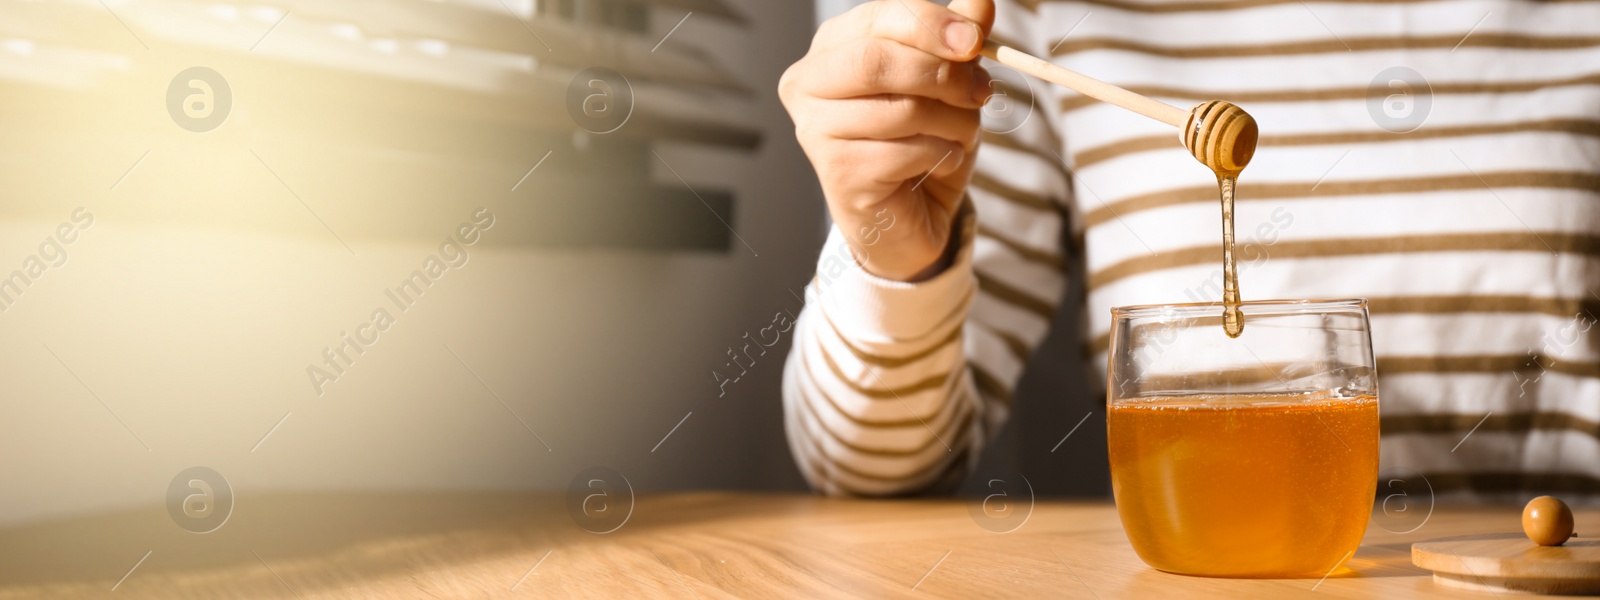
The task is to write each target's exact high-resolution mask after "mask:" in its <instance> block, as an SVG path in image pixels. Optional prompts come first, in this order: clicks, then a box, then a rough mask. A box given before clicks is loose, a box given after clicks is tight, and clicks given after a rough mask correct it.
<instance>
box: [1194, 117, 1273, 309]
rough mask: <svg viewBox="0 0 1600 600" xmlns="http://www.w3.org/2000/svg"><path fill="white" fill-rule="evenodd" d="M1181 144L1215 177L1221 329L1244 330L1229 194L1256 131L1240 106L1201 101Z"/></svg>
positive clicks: (1247, 159)
mask: <svg viewBox="0 0 1600 600" xmlns="http://www.w3.org/2000/svg"><path fill="white" fill-rule="evenodd" d="M1182 135H1183V145H1184V147H1186V148H1188V149H1189V151H1190V152H1191V153H1193V154H1194V157H1195V160H1198V161H1200V163H1201V164H1204V165H1205V166H1207V167H1209V168H1210V169H1211V172H1212V173H1214V174H1216V176H1217V189H1218V192H1219V195H1220V196H1221V198H1222V329H1223V331H1224V332H1226V333H1227V334H1228V337H1231V338H1236V337H1239V335H1240V334H1242V333H1244V314H1243V313H1242V312H1240V310H1239V303H1240V300H1239V271H1238V267H1237V266H1236V263H1235V261H1234V258H1233V194H1234V188H1235V187H1236V186H1237V185H1238V181H1239V173H1241V172H1243V171H1244V167H1245V165H1248V164H1250V158H1251V157H1253V156H1255V153H1256V139H1257V138H1258V137H1259V135H1260V130H1259V128H1258V127H1257V126H1256V120H1255V118H1253V117H1251V116H1250V113H1247V112H1245V111H1244V109H1242V108H1239V107H1238V106H1235V105H1233V104H1232V103H1229V102H1223V101H1221V100H1211V101H1207V102H1202V103H1200V104H1199V105H1197V106H1195V107H1194V109H1193V110H1192V111H1190V112H1189V122H1188V123H1187V124H1186V125H1185V126H1184V128H1183V133H1182Z"/></svg>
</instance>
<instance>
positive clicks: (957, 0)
mask: <svg viewBox="0 0 1600 600" xmlns="http://www.w3.org/2000/svg"><path fill="white" fill-rule="evenodd" d="M950 10H952V11H955V12H956V13H958V14H960V15H961V16H963V17H966V18H968V19H972V20H973V21H977V22H978V26H979V27H982V28H983V34H984V35H985V36H987V35H989V31H990V30H991V29H993V28H994V0H950Z"/></svg>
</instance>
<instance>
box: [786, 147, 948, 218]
mask: <svg viewBox="0 0 1600 600" xmlns="http://www.w3.org/2000/svg"><path fill="white" fill-rule="evenodd" d="M818 150H820V152H816V153H815V154H817V155H819V158H820V160H816V161H815V163H816V167H817V175H818V176H819V177H820V178H821V179H822V180H823V181H824V182H830V183H836V182H850V183H851V184H852V185H829V186H827V187H828V188H829V189H832V190H834V191H835V192H836V193H843V194H848V197H840V198H835V200H838V201H842V202H844V203H845V205H846V206H849V207H851V208H852V209H854V210H855V211H858V212H863V213H864V212H866V211H869V210H870V209H871V207H873V206H875V205H876V204H877V203H880V202H882V201H883V199H884V198H885V197H886V196H888V195H890V194H892V193H894V192H895V191H896V190H899V189H902V188H903V187H905V186H912V187H919V184H925V185H926V184H930V182H932V181H933V180H938V179H942V178H945V177H949V176H951V175H955V174H957V173H960V172H961V171H962V170H963V169H965V168H966V166H967V164H966V163H967V162H968V161H967V156H968V155H967V150H966V149H964V148H962V147H961V145H960V144H957V143H955V142H951V141H950V140H946V139H942V138H937V137H933V136H930V135H917V136H911V137H905V138H900V139H893V140H848V141H842V140H836V141H833V142H830V143H829V144H828V147H825V148H819V149H818ZM811 153H812V152H811V151H810V149H808V154H811Z"/></svg>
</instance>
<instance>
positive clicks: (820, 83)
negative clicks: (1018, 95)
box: [794, 37, 992, 108]
mask: <svg viewBox="0 0 1600 600" xmlns="http://www.w3.org/2000/svg"><path fill="white" fill-rule="evenodd" d="M796 67H797V68H796V73H795V74H794V76H795V77H796V78H797V80H798V81H801V82H804V84H803V85H804V87H805V88H806V89H805V90H804V93H806V94H809V95H811V96H816V97H818V98H831V99H845V98H855V97H860V96H874V95H879V94H900V95H909V96H923V97H926V98H933V99H935V100H939V101H941V102H944V103H946V104H949V105H951V106H957V107H962V108H980V107H982V106H983V103H984V101H985V100H987V99H988V97H989V95H990V94H991V93H992V90H990V86H989V76H988V73H987V72H985V71H984V70H983V68H982V67H979V66H978V64H977V62H975V61H974V62H951V61H947V60H944V59H941V58H939V57H936V56H934V55H932V54H928V53H926V52H923V51H921V50H917V49H915V48H912V47H910V46H906V45H903V44H900V43H898V42H893V41H889V40H884V39H880V38H871V37H864V38H858V39H856V40H854V41H851V42H848V43H845V44H843V45H841V46H840V47H838V48H834V49H830V50H824V51H823V53H822V54H821V55H819V56H816V57H808V58H807V59H806V60H804V61H801V62H800V63H798V64H797V65H796Z"/></svg>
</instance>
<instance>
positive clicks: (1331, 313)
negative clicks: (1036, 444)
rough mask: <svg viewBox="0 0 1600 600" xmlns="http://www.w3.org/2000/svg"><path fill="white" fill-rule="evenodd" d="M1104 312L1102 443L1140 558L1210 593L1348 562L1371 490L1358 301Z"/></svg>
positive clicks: (1372, 396)
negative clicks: (1212, 583)
mask: <svg viewBox="0 0 1600 600" xmlns="http://www.w3.org/2000/svg"><path fill="white" fill-rule="evenodd" d="M1241 308H1242V310H1243V313H1244V333H1243V334H1242V335H1240V336H1239V337H1238V338H1236V339H1230V338H1229V337H1228V336H1227V334H1226V333H1224V332H1223V329H1222V307H1221V306H1220V305H1218V304H1175V305H1167V306H1124V307H1120V308H1113V309H1111V316H1112V323H1111V356H1110V360H1109V362H1108V365H1107V372H1106V380H1107V382H1108V390H1107V394H1106V396H1107V403H1108V406H1107V416H1106V427H1107V430H1108V432H1107V438H1108V440H1109V445H1110V457H1111V487H1112V491H1113V493H1114V494H1115V496H1116V503H1117V514H1118V515H1119V516H1120V517H1121V518H1122V527H1123V529H1124V531H1126V532H1127V535H1128V541H1129V542H1130V543H1131V544H1132V545H1133V549H1134V551H1135V552H1138V554H1139V558H1141V559H1143V560H1144V562H1145V563H1147V564H1149V565H1150V566H1152V567H1155V568H1157V569H1160V570H1162V571H1168V572H1171V573H1181V574H1185V575H1205V576H1213V577H1322V576H1324V575H1325V574H1327V573H1329V572H1331V571H1332V570H1333V568H1334V567H1335V566H1336V565H1338V564H1340V563H1341V562H1343V561H1345V560H1346V559H1348V558H1349V557H1350V555H1352V554H1353V553H1354V552H1355V549H1356V547H1357V546H1359V545H1360V543H1361V536H1362V534H1364V533H1365V532H1366V528H1367V521H1368V518H1369V516H1370V513H1371V509H1372V502H1373V498H1374V495H1375V491H1376V487H1377V479H1378V380H1377V367H1376V364H1375V362H1374V360H1373V357H1372V336H1371V333H1370V328H1369V325H1368V322H1367V301H1366V300H1364V299H1357V300H1316V301H1313V300H1265V301H1257V302H1245V303H1243V305H1242V307H1241Z"/></svg>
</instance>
